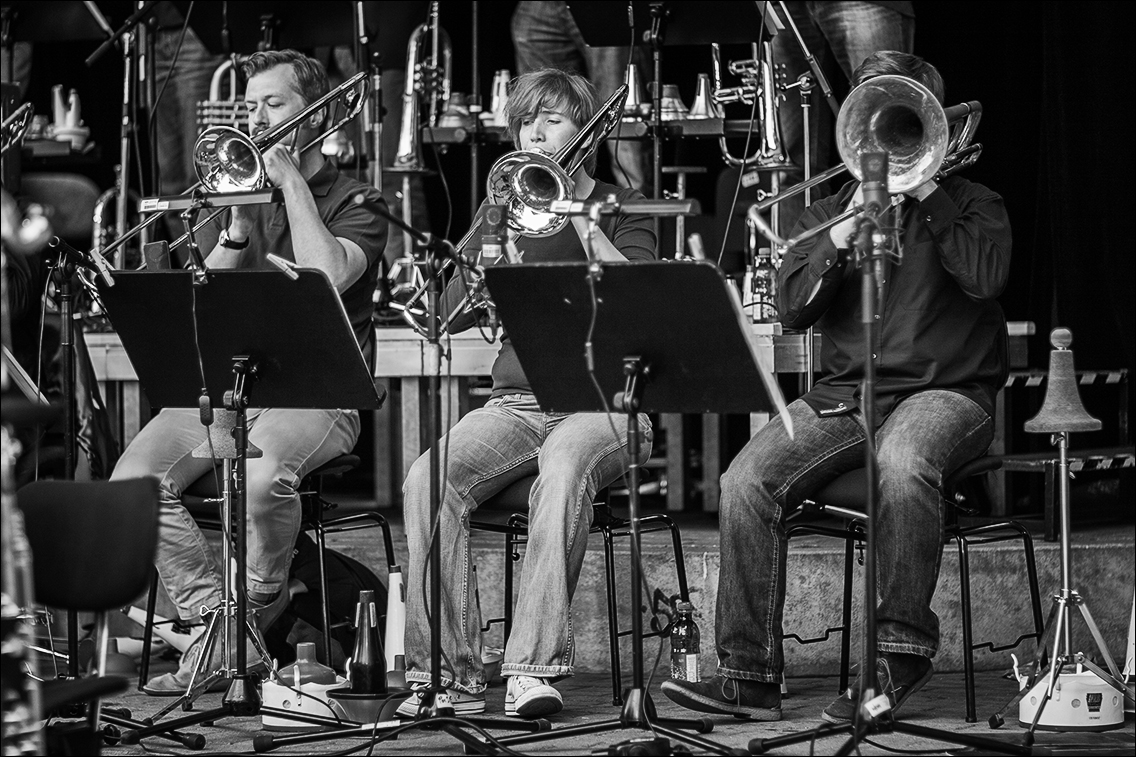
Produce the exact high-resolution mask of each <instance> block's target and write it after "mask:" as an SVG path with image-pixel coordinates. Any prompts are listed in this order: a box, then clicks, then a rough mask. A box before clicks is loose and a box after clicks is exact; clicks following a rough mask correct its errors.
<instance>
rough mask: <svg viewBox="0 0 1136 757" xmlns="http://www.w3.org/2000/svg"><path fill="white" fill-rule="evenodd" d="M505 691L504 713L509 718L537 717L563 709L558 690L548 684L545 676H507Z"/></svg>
mask: <svg viewBox="0 0 1136 757" xmlns="http://www.w3.org/2000/svg"><path fill="white" fill-rule="evenodd" d="M508 678H509V685H508V687H507V689H506V691H505V714H506V715H507V716H509V717H511V718H539V717H543V716H544V715H552V714H555V713H557V712H560V711H561V710H562V709H564V698H563V697H561V696H560V692H559V691H557V690H556V689H554V688H552V687H551V686H549V685H548V679H547V678H534V677H533V676H509V677H508Z"/></svg>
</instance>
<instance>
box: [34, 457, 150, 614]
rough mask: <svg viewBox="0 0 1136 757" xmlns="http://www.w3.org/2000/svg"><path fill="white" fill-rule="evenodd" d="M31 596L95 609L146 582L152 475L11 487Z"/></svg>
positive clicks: (121, 601) (119, 601)
mask: <svg viewBox="0 0 1136 757" xmlns="http://www.w3.org/2000/svg"><path fill="white" fill-rule="evenodd" d="M16 501H17V504H18V505H19V507H20V510H22V511H23V514H24V529H25V531H26V533H27V537H28V543H29V545H30V547H31V551H32V564H33V569H34V571H35V593H36V601H37V602H42V603H43V604H46V605H48V606H50V607H58V608H62V609H68V610H83V611H93V612H98V611H102V610H109V609H113V608H116V607H121V606H123V605H125V604H127V603H129V602H131V601H133V600H134V599H136V598H137V597H138V595H140V594H141V593H142V592H143V591H145V589H146V587H147V586H148V585H149V581H150V577H151V575H152V573H153V564H154V551H155V549H156V547H157V544H158V480H157V479H156V478H152V477H146V478H138V479H129V480H124V481H36V482H34V483H31V484H28V485H27V486H25V487H24V488H23V489H20V490H19V491H18V492H16Z"/></svg>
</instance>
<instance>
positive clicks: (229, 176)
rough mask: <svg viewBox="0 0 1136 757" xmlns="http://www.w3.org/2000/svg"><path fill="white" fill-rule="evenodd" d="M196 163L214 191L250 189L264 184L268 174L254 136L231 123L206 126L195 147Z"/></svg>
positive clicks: (201, 177) (200, 177) (199, 175)
mask: <svg viewBox="0 0 1136 757" xmlns="http://www.w3.org/2000/svg"><path fill="white" fill-rule="evenodd" d="M193 167H194V170H196V171H197V178H198V180H199V181H200V182H201V185H202V186H203V187H204V188H205V189H207V190H208V191H210V192H247V191H252V190H256V189H261V188H263V187H264V185H265V183H266V182H267V180H268V174H267V171H266V170H265V167H264V158H263V157H262V156H261V153H260V150H258V149H257V147H256V144H255V143H254V142H253V141H252V138H251V137H249V136H248V135H247V134H245V133H243V132H241V131H240V130H238V129H234V128H233V127H231V126H214V127H211V128H209V129H206V130H205V131H204V132H203V133H202V134H201V136H200V137H198V138H197V143H196V144H195V145H194V147H193Z"/></svg>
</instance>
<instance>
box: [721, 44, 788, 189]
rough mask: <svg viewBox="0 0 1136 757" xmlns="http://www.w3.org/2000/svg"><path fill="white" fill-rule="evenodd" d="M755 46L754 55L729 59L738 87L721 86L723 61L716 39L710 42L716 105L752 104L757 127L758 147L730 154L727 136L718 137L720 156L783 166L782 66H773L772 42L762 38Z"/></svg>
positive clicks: (734, 162)
mask: <svg viewBox="0 0 1136 757" xmlns="http://www.w3.org/2000/svg"><path fill="white" fill-rule="evenodd" d="M756 48H757V46H756V45H755V46H754V57H753V58H752V59H749V60H736V61H730V64H729V70H730V73H732V74H734V75H735V76H740V77H741V79H742V84H741V85H740V86H737V87H726V88H723V87H722V61H721V53H720V51H719V48H718V45H717V43H715V44H713V45H711V52H712V54H713V57H714V88H713V91H712V92H711V94H710V97H711V99H712V100H713V101H714V103H715V104H716V105H725V104H727V103H744V104H746V105H754V104H755V101H756V114H755V117H754V120H755V121H756V122H757V125H758V130H757V133H756V134H755V136H756V137H757V147H756V148H755V149H754V151H753V154H752V155H748V156H742V157H740V158H738V157H735V156H733V155H731V154H730V150H729V147H728V146H727V145H726V138H725V137H720V138H719V139H718V146H719V148H720V149H721V151H722V160H724V161H725V162H726V164H727V165H731V166H734V167H735V168H737V167H751V166H752V167H756V168H766V169H778V168H785V167H787V166H788V165H789V158H788V155H786V153H785V142H784V140H782V139H781V119H780V112H781V99H782V98H783V97H784V95H783V94H782V91H783V89H784V86H783V84H784V79H785V67H784V65H781V66H774V64H773V46H772V45H771V44H770V43H769V42H763V43H762V46H761V53H760V55H759V54H758V52H757V49H756Z"/></svg>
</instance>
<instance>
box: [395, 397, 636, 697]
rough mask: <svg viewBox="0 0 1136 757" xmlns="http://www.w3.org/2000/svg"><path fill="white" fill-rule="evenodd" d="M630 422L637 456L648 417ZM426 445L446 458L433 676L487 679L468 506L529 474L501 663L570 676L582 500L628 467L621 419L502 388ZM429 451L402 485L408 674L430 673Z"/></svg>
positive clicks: (587, 507) (477, 687)
mask: <svg viewBox="0 0 1136 757" xmlns="http://www.w3.org/2000/svg"><path fill="white" fill-rule="evenodd" d="M613 427H614V428H613ZM639 429H640V431H641V432H642V435H641V438H642V446H641V448H640V459H639V462H640V463H643V462H645V461H646V460H647V458H648V457H649V456H650V452H651V440H652V431H651V425H650V421H649V420H648V419H647V416H645V415H640V416H639ZM436 449H441V450H442V455H443V459H442V461H443V462H444V463H445V465H444V466H442V470H443V476H444V487H443V490H442V496H441V502H440V503H439V515H438V528H437V533H436V534H435V538H437V539H438V543H439V544H440V545H441V588H442V593H441V598H442V606H441V608H439V611H440V612H441V614H442V617H441V628H442V638H441V648H442V670H441V679H442V684H443V685H444V686H447V687H450V688H456V689H458V690H460V691H465V692H469V693H475V694H476V693H480V692H481V691H484V689H485V685H486V681H485V672H484V669H483V668H482V664H481V629H480V628H479V627H478V612H477V607H476V604H474V602H475V598H474V597H473V596H472V587H471V586H470V550H469V518H470V515H471V514H472V513H473V512H474V510H476V509H477V506H478V504H479V503H480V502H484V501H485V500H486V499H488V498H489V497H491V496H493V495H494V494H496V493H497V492H499V491H501V490H502V489H504V488H505V487H506V486H508V485H509V484H511V483H513V482H514V481H516V480H518V479H520V478H524V477H526V476H531V475H534V474H535V475H536V477H537V478H536V482H535V483H534V484H533V488H532V492H531V494H530V495H529V528H528V544H527V546H526V549H525V560H524V565H523V567H522V570H521V576H520V581H519V586H520V589H519V594H518V596H517V603H516V608H515V610H514V613H513V617H514V620H513V629H512V633H511V634H510V636H509V641H508V643H507V644H506V647H505V657H504V660H503V663H502V666H501V672H502V673H503V674H504V675H531V676H537V677H541V678H552V677H560V676H567V675H571V674H572V661H573V657H574V654H575V646H574V643H573V639H572V606H571V602H572V594H573V593H574V592H575V590H576V583H577V581H578V579H579V577H580V568H581V567H582V565H583V562H584V554H585V552H586V550H587V548H588V529H589V528H590V526H591V522H592V507H591V503H592V500H593V498H594V497H595V496H596V493H597V492H598V491H600V490H601V489H602V488H604V487H605V486H607V485H608V484H610V483H611V482H613V481H615V480H616V479H617V478H618V477H619V476H620V475H621V474H622V473H623V472H624V471H625V470H627V467H628V452H627V423H626V421H623V420H622V419H621V418H620V417H619V416H611V417H610V418H609V416H607V415H604V414H603V413H570V414H565V413H545V412H542V411H541V409H540V407H539V405H538V404H537V401H536V398H535V397H534V396H532V395H531V394H511V395H506V396H502V397H494V398H493V399H490V400H489V402H487V403H486V405H485V407H484V408H481V409H479V410H474V411H472V412H470V413H469V414H467V415H466V416H465V417H464V418H462V419H461V420H460V421H459V422H458V423H457V425H455V426H454V427H453V428H452V429H451V430H450V432H449V435H448V436H446V437H443V438H442V440H441V441H439V442H438V445H437V446H436ZM430 454H431V452H426V453H425V454H423V455H422V456H421V457H419V458H418V460H416V461H415V462H414V465H413V466H411V469H410V474H409V475H408V476H407V479H406V484H405V487H404V489H403V492H404V505H403V510H404V514H405V518H406V535H407V540H408V541H409V546H410V559H409V566H408V567H409V570H408V578H407V597H406V669H407V674H406V679H407V680H408V681H429V680H430V623H429V620H428V616H427V614H426V606H425V605H426V601H427V599H426V597H427V596H428V585H427V584H428V578H427V575H426V573H427V571H426V568H427V561H428V559H429V550H430V535H431V522H430ZM507 599H508V600H511V599H512V598H511V597H509V598H507Z"/></svg>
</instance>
